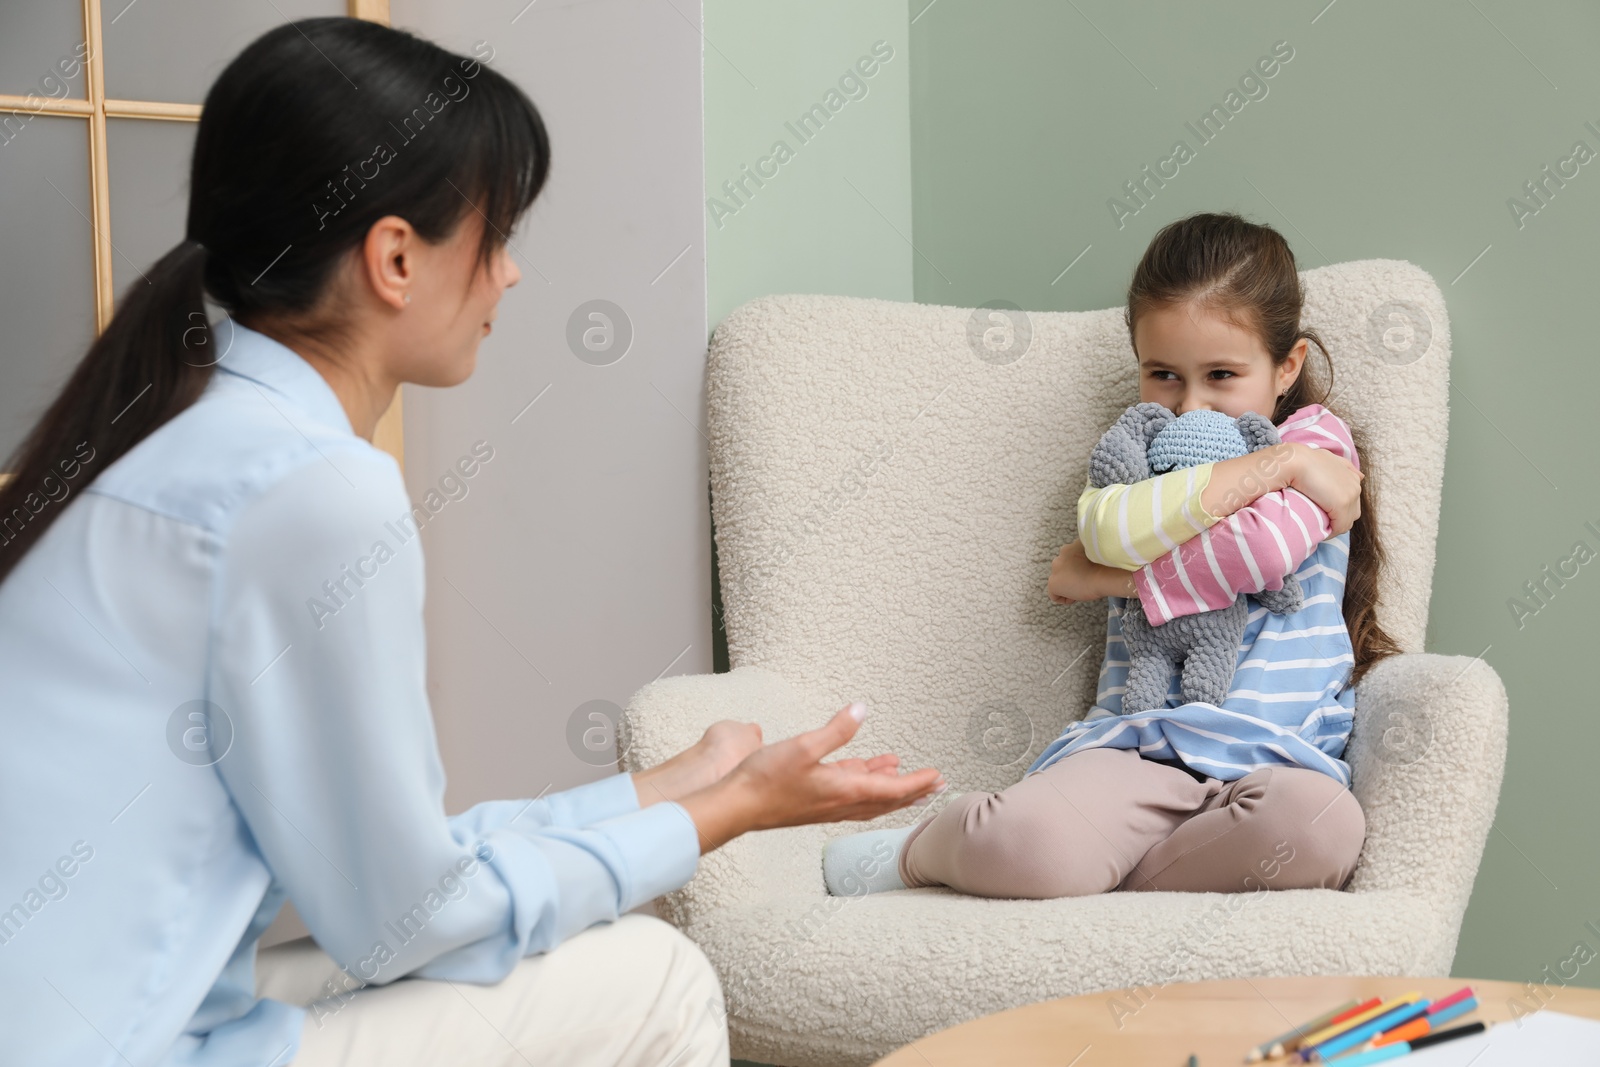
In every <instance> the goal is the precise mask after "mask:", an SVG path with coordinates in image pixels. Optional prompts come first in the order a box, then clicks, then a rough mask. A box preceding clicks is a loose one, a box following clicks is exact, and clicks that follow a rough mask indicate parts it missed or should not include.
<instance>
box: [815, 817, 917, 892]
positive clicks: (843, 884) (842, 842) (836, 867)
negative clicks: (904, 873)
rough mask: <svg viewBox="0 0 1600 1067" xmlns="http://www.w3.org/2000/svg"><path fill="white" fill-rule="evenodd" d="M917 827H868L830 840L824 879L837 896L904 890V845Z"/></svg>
mask: <svg viewBox="0 0 1600 1067" xmlns="http://www.w3.org/2000/svg"><path fill="white" fill-rule="evenodd" d="M913 829H914V827H911V826H902V827H898V828H897V829H893V830H868V831H867V832H865V833H860V834H846V835H845V836H843V837H836V838H834V839H833V840H832V841H829V842H828V843H827V845H826V846H825V847H824V848H823V850H822V880H823V881H824V882H825V883H827V886H828V892H829V893H830V894H832V895H833V896H836V897H859V896H865V895H866V894H868V893H882V892H884V891H885V890H889V889H904V888H906V884H905V883H904V882H902V881H901V880H900V848H901V846H902V845H904V844H905V840H906V838H907V837H909V836H911V831H912V830H913Z"/></svg>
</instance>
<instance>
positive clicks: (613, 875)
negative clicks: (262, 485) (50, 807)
mask: <svg viewBox="0 0 1600 1067" xmlns="http://www.w3.org/2000/svg"><path fill="white" fill-rule="evenodd" d="M335 463H337V466H335ZM408 514H409V504H408V502H407V500H406V495H405V489H404V486H403V484H402V483H401V481H400V477H399V472H398V470H397V468H396V467H395V465H394V463H393V461H392V460H391V459H389V458H388V457H387V456H384V455H383V454H382V453H380V452H377V451H376V450H372V449H367V450H365V451H360V452H349V453H340V454H334V455H331V456H328V457H325V459H320V460H318V461H316V462H313V463H311V464H309V465H307V466H304V467H302V468H300V469H297V470H295V471H292V472H291V473H289V474H288V475H287V476H286V477H284V478H283V479H282V480H281V481H280V482H278V483H277V485H275V486H274V487H273V488H272V489H270V490H268V491H267V492H266V493H264V494H263V495H262V496H261V497H259V498H258V499H257V500H255V501H253V502H251V503H250V504H248V505H246V506H245V507H244V508H243V509H242V510H241V512H240V514H239V518H238V520H237V522H236V524H235V526H234V528H233V532H232V533H231V534H230V535H229V536H228V538H227V539H226V541H225V543H224V545H223V547H222V549H221V551H222V557H223V558H222V561H221V567H220V575H221V577H220V579H219V587H218V589H217V591H216V599H215V601H214V604H215V607H214V619H215V621H214V640H215V642H216V654H215V655H214V656H213V659H212V662H213V665H214V666H213V670H212V676H211V679H210V689H211V693H210V699H211V700H212V701H213V702H214V703H215V704H217V705H218V706H220V707H221V709H222V710H223V712H224V713H225V714H226V715H227V716H228V718H229V720H230V721H231V724H232V727H233V741H232V746H231V748H230V749H229V750H228V751H227V754H226V755H225V756H224V757H223V758H222V759H221V760H220V761H219V762H218V764H217V770H218V771H219V772H220V773H221V775H222V777H223V780H224V782H225V784H226V785H227V787H228V789H229V791H230V793H231V794H232V797H233V800H234V802H235V804H236V805H237V807H238V809H239V812H240V814H241V816H242V819H243V822H244V824H245V827H246V828H247V831H248V833H249V834H250V835H251V836H252V837H253V838H254V841H255V843H256V847H257V848H258V849H259V850H260V852H261V854H262V856H263V857H264V858H265V860H266V862H267V864H268V866H269V867H270V869H271V871H272V872H273V877H274V881H275V882H276V883H277V884H278V885H279V886H280V887H281V889H282V890H283V891H284V892H285V893H286V894H287V896H288V898H289V899H290V900H292V901H293V902H294V904H295V908H296V910H297V911H299V913H300V915H301V917H302V918H303V919H304V920H305V923H306V926H307V927H308V928H309V929H310V931H311V933H312V934H313V935H314V936H315V937H316V939H317V942H318V943H319V944H320V945H321V946H322V948H323V949H324V950H326V951H327V952H328V954H329V955H331V956H332V957H333V958H334V959H335V960H337V961H338V962H339V963H340V964H341V965H342V966H344V967H345V968H346V969H348V970H349V972H350V973H351V974H353V975H355V976H357V977H359V978H361V979H363V980H365V981H368V982H375V983H383V982H388V981H391V980H393V979H395V978H398V977H400V976H402V975H405V974H409V973H416V974H419V975H421V976H424V977H429V978H449V979H460V980H464V981H470V982H494V981H498V980H499V979H500V978H502V977H504V976H505V975H506V974H507V973H509V972H510V970H511V969H512V968H513V967H514V966H515V965H516V962H517V961H518V960H519V959H520V958H521V957H523V956H527V955H531V954H534V953H538V952H544V951H547V950H549V949H551V948H554V947H555V946H556V945H558V944H560V943H561V942H562V941H563V940H565V939H566V938H568V937H570V936H572V935H573V934H575V933H578V932H579V931H581V930H583V929H585V928H586V927H588V926H590V925H592V924H594V923H596V922H604V921H609V920H614V919H616V918H617V917H618V916H619V915H621V914H622V913H624V912H627V911H629V910H631V909H633V908H634V907H637V906H638V905H639V904H641V903H644V902H645V901H648V900H650V899H652V898H653V897H656V896H658V895H660V894H661V893H663V892H666V891H668V890H671V889H674V888H677V887H679V886H681V885H683V884H684V883H685V882H686V881H688V879H689V878H690V877H691V876H692V875H693V874H694V871H695V868H696V866H697V864H698V861H699V855H700V848H699V839H698V835H697V833H696V830H695V826H694V823H693V821H692V820H691V819H690V817H689V814H688V813H687V812H686V811H685V810H684V809H683V808H682V807H681V806H680V805H678V804H675V803H660V804H654V805H651V806H650V807H647V808H644V809H640V808H639V807H638V799H637V796H636V794H635V793H634V788H633V784H632V781H631V778H629V777H628V776H626V775H619V776H615V777H613V778H609V779H603V780H601V781H599V782H595V783H592V784H590V785H586V786H581V787H579V788H577V789H573V790H568V791H566V792H564V793H556V794H554V795H551V796H548V797H545V798H543V799H536V800H508V801H494V802H489V803H485V804H479V805H477V806H476V807H473V808H471V809H470V810H468V811H466V812H463V813H461V814H459V815H456V816H454V817H449V816H446V814H445V811H444V802H443V798H444V773H443V769H442V765H441V762H440V759H439V752H438V747H437V744H436V741H435V737H434V732H433V720H432V715H431V712H430V709H429V706H428V698H427V689H426V677H425V665H426V648H425V642H424V631H423V621H422V603H423V560H422V549H421V543H420V539H419V538H418V537H417V535H416V530H415V527H412V526H408V525H406V523H407V522H408V521H409V520H408ZM408 534H409V535H408Z"/></svg>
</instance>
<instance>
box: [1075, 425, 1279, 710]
mask: <svg viewBox="0 0 1600 1067" xmlns="http://www.w3.org/2000/svg"><path fill="white" fill-rule="evenodd" d="M1277 443H1278V431H1277V428H1276V427H1275V426H1273V425H1272V422H1271V420H1269V419H1267V418H1265V417H1263V416H1261V415H1257V414H1256V413H1255V412H1253V411H1247V412H1245V413H1244V414H1243V415H1242V416H1240V417H1239V418H1238V419H1234V418H1232V417H1230V416H1228V415H1226V414H1224V413H1222V412H1220V411H1204V410H1197V411H1191V412H1189V413H1187V414H1185V415H1183V416H1182V417H1179V416H1177V415H1174V414H1173V413H1172V412H1170V411H1168V410H1167V409H1166V408H1165V407H1163V406H1161V405H1160V404H1156V403H1151V402H1148V401H1147V402H1145V403H1141V404H1135V405H1133V406H1132V407H1131V408H1129V409H1128V410H1127V411H1125V412H1123V413H1122V416H1121V417H1120V418H1118V419H1117V421H1116V423H1115V424H1114V425H1113V426H1112V427H1111V429H1109V430H1107V431H1106V432H1105V435H1104V436H1103V437H1101V438H1100V443H1099V444H1097V445H1096V446H1095V448H1094V452H1093V453H1092V454H1091V455H1090V456H1089V482H1090V484H1092V485H1094V486H1095V487H1097V488H1103V487H1105V486H1108V485H1131V484H1133V483H1134V482H1142V481H1144V480H1145V479H1146V478H1150V477H1153V476H1155V475H1157V474H1164V473H1166V472H1168V471H1172V470H1178V469H1180V468H1183V467H1193V466H1198V465H1199V464H1202V463H1214V462H1219V461H1221V460H1224V459H1232V458H1233V457H1235V456H1242V455H1245V454H1247V453H1250V452H1255V451H1257V450H1258V449H1262V448H1267V447H1270V446H1272V445H1275V444H1277ZM1249 595H1250V596H1253V597H1254V598H1255V599H1256V601H1257V602H1258V603H1260V604H1261V606H1262V607H1264V608H1266V609H1267V610H1268V611H1270V612H1272V613H1273V614H1276V615H1292V614H1294V613H1295V612H1297V611H1299V610H1300V609H1301V607H1302V606H1303V605H1304V598H1303V596H1302V594H1301V590H1300V582H1299V580H1298V579H1297V578H1295V576H1294V575H1293V574H1289V575H1286V576H1285V577H1284V580H1283V588H1282V589H1275V590H1272V589H1269V590H1263V591H1261V592H1260V593H1252V594H1249ZM1249 614H1250V609H1249V606H1248V604H1247V603H1246V596H1245V594H1240V596H1239V598H1238V599H1237V600H1235V601H1234V602H1233V603H1232V604H1230V605H1228V606H1227V607H1225V608H1217V609H1216V610H1214V611H1203V612H1200V613H1199V614H1196V615H1180V616H1179V617H1177V618H1175V619H1170V620H1168V621H1167V622H1166V623H1164V624H1162V625H1160V626H1156V625H1152V624H1151V622H1150V620H1149V618H1148V617H1147V616H1146V615H1145V613H1144V607H1143V605H1142V604H1141V603H1140V602H1139V598H1138V597H1128V598H1127V602H1126V604H1124V606H1123V609H1122V637H1123V640H1124V641H1125V642H1126V643H1127V646H1128V661H1129V667H1128V687H1127V691H1126V692H1124V693H1123V696H1122V712H1123V714H1125V715H1126V714H1131V713H1133V712H1138V711H1149V710H1150V709H1152V708H1161V707H1165V706H1166V703H1167V689H1168V687H1169V686H1170V685H1171V682H1172V672H1173V670H1174V669H1175V668H1178V667H1179V666H1180V665H1181V667H1182V671H1183V674H1182V678H1181V684H1182V688H1183V699H1184V702H1185V703H1191V702H1195V701H1204V702H1206V703H1210V704H1217V705H1220V704H1221V703H1222V701H1223V698H1225V697H1226V696H1227V695H1228V690H1229V689H1230V688H1231V687H1232V685H1233V672H1234V668H1235V667H1236V666H1237V665H1238V662H1239V645H1240V643H1241V642H1242V641H1243V640H1244V629H1245V623H1246V621H1247V620H1248V617H1249Z"/></svg>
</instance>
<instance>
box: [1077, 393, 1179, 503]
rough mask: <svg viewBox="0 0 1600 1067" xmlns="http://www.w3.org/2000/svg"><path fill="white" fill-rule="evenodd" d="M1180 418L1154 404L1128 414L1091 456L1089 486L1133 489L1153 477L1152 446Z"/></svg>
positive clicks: (1104, 435) (1121, 418) (1115, 424)
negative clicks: (1162, 432) (1153, 441)
mask: <svg viewBox="0 0 1600 1067" xmlns="http://www.w3.org/2000/svg"><path fill="white" fill-rule="evenodd" d="M1176 418H1177V416H1176V415H1174V414H1173V413H1172V412H1170V411H1168V410H1167V409H1166V408H1164V407H1162V406H1161V405H1160V404H1157V403H1155V402H1153V401H1145V402H1143V403H1139V404H1135V405H1133V406H1132V407H1130V408H1129V409H1128V410H1127V411H1124V412H1123V413H1122V415H1121V417H1120V418H1118V419H1117V421H1116V422H1114V423H1112V425H1111V429H1109V430H1107V431H1106V432H1105V433H1104V434H1103V435H1102V436H1101V438H1100V443H1099V444H1097V445H1095V446H1094V451H1093V452H1091V453H1090V454H1089V484H1090V485H1093V486H1094V487H1095V488H1097V489H1102V488H1104V487H1106V486H1108V485H1132V484H1133V483H1134V482H1142V481H1144V480H1145V479H1146V478H1148V477H1150V460H1149V458H1148V457H1149V451H1150V442H1151V441H1152V440H1154V439H1155V436H1156V434H1158V433H1160V432H1161V430H1162V428H1163V427H1165V426H1166V425H1167V424H1168V423H1170V422H1172V421H1173V420H1174V419H1176Z"/></svg>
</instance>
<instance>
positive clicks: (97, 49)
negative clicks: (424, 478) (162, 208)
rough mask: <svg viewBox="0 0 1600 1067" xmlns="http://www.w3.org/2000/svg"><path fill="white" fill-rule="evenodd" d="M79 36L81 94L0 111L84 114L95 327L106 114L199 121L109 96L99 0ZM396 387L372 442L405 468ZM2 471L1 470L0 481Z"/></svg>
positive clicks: (106, 298) (353, 2) (191, 112)
mask: <svg viewBox="0 0 1600 1067" xmlns="http://www.w3.org/2000/svg"><path fill="white" fill-rule="evenodd" d="M346 11H347V12H348V13H349V14H350V15H351V16H352V17H353V18H358V19H367V20H369V21H372V22H381V23H383V24H384V25H385V26H387V25H388V24H389V0H347V3H346ZM83 39H84V42H85V43H86V44H87V45H88V52H89V54H88V56H87V57H86V59H85V62H84V97H85V98H84V99H82V100H71V99H60V100H57V99H54V98H52V97H41V96H38V95H36V94H32V93H30V94H29V95H27V96H9V95H5V94H0V114H4V113H11V114H26V115H30V116H33V115H38V116H56V117H67V118H79V119H87V120H88V126H89V129H88V133H89V201H90V207H89V219H90V231H91V234H92V236H93V242H94V249H93V250H94V259H93V262H94V294H95V307H94V312H95V315H94V320H95V333H96V334H99V333H100V331H102V330H104V329H105V328H106V324H107V323H109V322H110V321H111V315H112V311H113V301H114V298H115V295H116V290H115V288H114V287H113V284H112V277H111V256H112V249H111V171H110V168H109V166H108V164H107V162H106V119H108V118H114V119H122V118H127V119H149V120H154V121H157V122H199V121H200V105H199V104H172V103H164V102H159V101H152V100H108V99H106V88H105V85H106V83H105V73H106V70H105V53H104V51H103V49H102V47H101V21H100V0H83ZM402 418H403V416H402V412H401V402H400V390H399V389H396V390H395V392H394V399H393V400H392V401H391V402H390V404H389V409H388V410H387V411H385V412H384V413H383V417H382V418H380V419H379V420H378V425H377V428H376V429H375V430H374V431H373V434H372V443H373V444H374V445H376V446H377V447H379V448H381V449H383V450H384V451H385V452H387V453H389V454H390V455H391V456H393V457H394V458H395V462H396V463H399V464H400V465H401V469H402V470H403V469H404V468H405V436H404V433H403V423H402ZM5 478H6V475H4V474H0V484H3V483H4V481H5Z"/></svg>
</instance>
